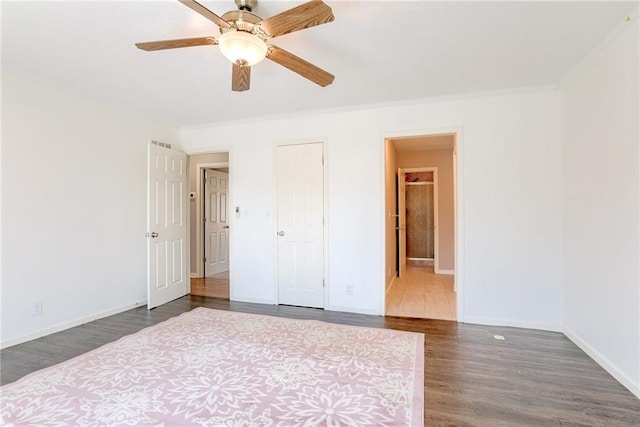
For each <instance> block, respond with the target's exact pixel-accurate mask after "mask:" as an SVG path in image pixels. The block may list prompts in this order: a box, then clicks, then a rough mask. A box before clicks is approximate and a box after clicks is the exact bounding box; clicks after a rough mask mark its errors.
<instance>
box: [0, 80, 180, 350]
mask: <svg viewBox="0 0 640 427" xmlns="http://www.w3.org/2000/svg"><path fill="white" fill-rule="evenodd" d="M2 105H3V107H4V108H3V109H2V149H3V153H2V208H3V212H2V247H3V252H2V259H1V262H2V286H1V295H2V303H1V309H2V313H1V320H2V325H1V329H0V334H1V339H2V345H3V346H7V345H9V344H12V343H16V342H19V341H23V340H25V339H28V338H32V337H35V336H39V335H42V334H44V333H47V332H51V331H53V330H57V329H60V328H63V327H65V326H69V325H73V324H74V323H77V322H80V321H83V320H87V319H90V318H95V317H99V316H101V315H104V314H106V313H111V312H114V311H119V310H122V309H124V308H126V307H131V306H133V305H134V304H136V303H144V302H145V299H146V238H145V236H144V233H145V231H146V230H145V228H146V220H145V215H146V144H147V142H148V141H149V140H151V139H157V140H160V141H166V142H175V140H176V139H177V138H176V137H177V133H176V132H175V131H172V130H171V129H167V128H166V127H164V126H159V125H157V124H155V123H152V122H148V121H144V120H142V119H136V118H135V117H136V115H135V114H134V113H133V112H130V111H126V110H125V109H117V110H116V109H113V108H110V107H108V106H104V105H101V104H99V103H97V102H95V101H93V100H91V99H88V98H86V97H83V96H81V95H79V94H76V93H74V92H71V91H69V90H66V89H64V88H60V87H55V86H50V85H48V84H43V83H40V82H36V81H31V80H27V79H25V78H23V77H18V76H17V75H16V74H12V73H8V72H6V71H4V70H3V72H2ZM37 301H42V302H43V309H44V313H43V314H42V315H41V316H36V317H33V316H32V315H31V308H32V303H35V302H37Z"/></svg>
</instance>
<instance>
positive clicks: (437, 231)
mask: <svg viewBox="0 0 640 427" xmlns="http://www.w3.org/2000/svg"><path fill="white" fill-rule="evenodd" d="M398 169H402V170H403V171H404V172H405V173H407V172H409V173H410V172H433V183H430V185H433V229H434V233H433V269H434V272H435V273H436V274H440V256H439V251H438V250H439V249H440V238H439V236H438V235H439V234H440V223H439V222H438V221H439V219H438V217H439V215H438V185H439V183H438V168H437V167H436V166H429V167H423V168H398ZM407 184H408V185H411V184H410V183H407ZM426 185H429V184H426ZM406 196H407V195H406V192H405V197H406ZM405 206H406V201H405ZM405 225H406V224H405ZM407 259H409V257H408V256H407Z"/></svg>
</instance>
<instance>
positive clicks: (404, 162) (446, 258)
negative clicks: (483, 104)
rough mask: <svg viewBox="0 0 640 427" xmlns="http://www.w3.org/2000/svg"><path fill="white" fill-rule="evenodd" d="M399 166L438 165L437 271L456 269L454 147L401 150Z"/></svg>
mask: <svg viewBox="0 0 640 427" xmlns="http://www.w3.org/2000/svg"><path fill="white" fill-rule="evenodd" d="M398 167H399V168H420V167H437V168H438V227H439V228H438V263H439V264H440V270H445V271H447V272H451V273H453V271H454V269H455V265H454V264H455V261H454V260H455V215H454V211H453V206H454V205H453V194H454V192H453V149H451V150H421V151H401V152H399V153H398Z"/></svg>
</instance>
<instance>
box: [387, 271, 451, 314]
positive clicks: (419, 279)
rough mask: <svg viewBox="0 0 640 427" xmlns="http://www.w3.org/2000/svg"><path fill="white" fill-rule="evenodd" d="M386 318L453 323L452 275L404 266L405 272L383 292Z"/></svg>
mask: <svg viewBox="0 0 640 427" xmlns="http://www.w3.org/2000/svg"><path fill="white" fill-rule="evenodd" d="M386 299H387V309H386V315H387V316H399V317H417V318H425V319H441V320H456V293H455V292H454V290H453V276H450V275H443V274H435V273H434V272H433V266H432V265H426V264H424V263H418V262H412V261H409V262H408V263H407V270H406V273H405V274H404V276H403V277H402V278H396V279H395V280H394V281H393V283H392V284H391V286H389V288H388V289H387V295H386Z"/></svg>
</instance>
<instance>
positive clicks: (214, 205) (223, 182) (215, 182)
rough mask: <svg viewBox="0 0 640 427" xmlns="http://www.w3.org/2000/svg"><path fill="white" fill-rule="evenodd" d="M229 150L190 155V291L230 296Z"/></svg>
mask: <svg viewBox="0 0 640 427" xmlns="http://www.w3.org/2000/svg"><path fill="white" fill-rule="evenodd" d="M230 184H231V180H230V170H229V153H228V152H219V153H210V154H198V155H193V156H190V157H189V185H190V193H189V198H190V214H191V216H190V218H191V227H190V237H191V243H190V249H191V257H190V258H191V294H192V295H199V296H206V297H213V298H223V299H229V295H230V288H231V280H230V271H229V267H230V263H231V260H230V257H229V243H230V236H231V216H230V215H229V214H230V212H229V206H230V202H229V200H230V197H231V185H230Z"/></svg>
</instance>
